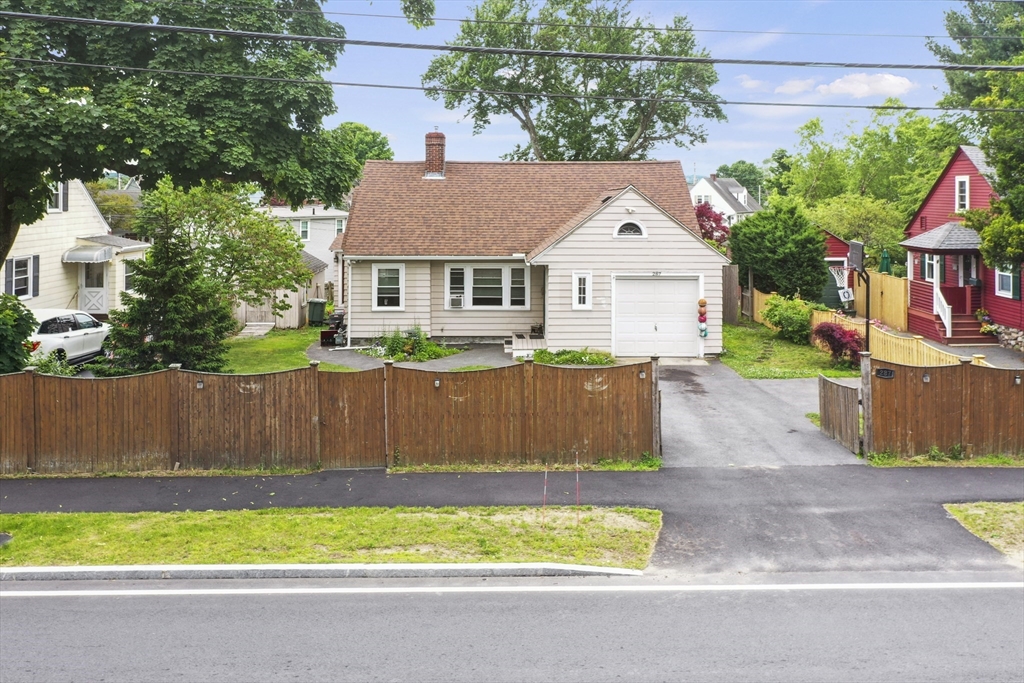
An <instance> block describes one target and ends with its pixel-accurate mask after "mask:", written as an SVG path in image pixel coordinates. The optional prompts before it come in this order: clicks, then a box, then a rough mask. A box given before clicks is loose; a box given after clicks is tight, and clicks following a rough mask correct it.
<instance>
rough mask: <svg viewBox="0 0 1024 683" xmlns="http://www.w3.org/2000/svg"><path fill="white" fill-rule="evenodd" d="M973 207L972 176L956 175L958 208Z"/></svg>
mask: <svg viewBox="0 0 1024 683" xmlns="http://www.w3.org/2000/svg"><path fill="white" fill-rule="evenodd" d="M970 208H971V177H970V176H966V175H958V176H957V177H956V210H957V212H958V213H959V212H960V211H967V210H968V209H970Z"/></svg>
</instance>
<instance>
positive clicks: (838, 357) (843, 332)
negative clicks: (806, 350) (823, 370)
mask: <svg viewBox="0 0 1024 683" xmlns="http://www.w3.org/2000/svg"><path fill="white" fill-rule="evenodd" d="M811 337H812V338H813V339H814V340H815V341H819V342H821V343H822V344H824V345H825V346H826V347H828V350H829V353H830V354H832V363H833V364H835V365H839V364H841V363H851V364H852V363H858V362H860V352H861V351H863V350H864V338H863V337H861V334H860V332H858V331H857V330H850V329H847V328H845V327H843V326H842V325H837V324H836V323H821V324H820V325H818V326H817V327H815V328H814V332H812V333H811Z"/></svg>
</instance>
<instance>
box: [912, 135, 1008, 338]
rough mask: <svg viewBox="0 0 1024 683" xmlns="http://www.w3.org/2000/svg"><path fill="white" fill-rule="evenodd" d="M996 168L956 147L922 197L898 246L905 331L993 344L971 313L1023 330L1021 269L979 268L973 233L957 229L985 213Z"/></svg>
mask: <svg viewBox="0 0 1024 683" xmlns="http://www.w3.org/2000/svg"><path fill="white" fill-rule="evenodd" d="M990 178H991V179H994V178H995V169H993V168H992V167H991V166H989V164H988V162H987V161H986V160H985V155H984V154H983V153H982V151H981V150H980V149H979V148H977V147H972V146H969V145H961V146H960V148H959V149H958V150H957V151H956V153H955V154H954V155H953V158H952V159H950V161H949V163H948V164H947V165H946V168H945V169H944V170H943V171H942V174H941V175H940V176H939V178H938V180H936V181H935V184H934V185H933V186H932V189H931V190H930V191H929V192H928V195H927V196H926V197H925V199H924V201H923V202H922V203H921V208H919V209H918V210H917V212H916V213H915V214H914V216H913V218H911V220H910V223H909V224H908V225H907V227H906V229H905V230H904V233H905V234H906V236H907V239H906V240H905V241H903V242H901V243H900V245H901V246H903V247H904V248H906V250H907V279H908V280H909V282H908V286H909V288H910V301H909V305H908V308H907V325H908V327H909V328H910V331H911V332H914V333H915V334H920V335H922V336H924V337H927V338H929V339H934V340H935V341H938V342H943V343H946V344H954V345H956V344H963V345H971V344H995V343H998V342H999V339H998V338H997V337H995V336H992V335H988V334H981V333H980V332H979V327H980V324H979V323H978V321H977V319H976V318H975V312H976V311H977V310H978V309H985V310H986V311H988V312H989V315H990V316H991V318H992V321H993V322H994V323H995V324H996V325H998V326H1000V327H1002V328H1006V329H1007V330H1008V333H1007V334H1006V335H1005V336H1007V337H1009V336H1016V335H1017V333H1018V332H1019V331H1021V330H1024V301H1022V300H1021V293H1020V289H1021V288H1020V281H1021V275H1022V272H1021V269H1017V270H1016V271H1015V272H1010V271H1003V270H1000V269H999V268H994V267H991V266H989V265H987V264H985V263H984V262H983V260H982V258H981V252H980V251H979V250H978V247H979V246H980V244H981V239H980V237H979V235H978V233H977V232H975V231H974V230H971V229H970V228H966V227H964V225H963V223H962V221H963V218H962V214H963V212H965V211H968V210H970V209H984V208H987V207H988V206H989V205H990V202H991V200H992V199H993V198H995V197H997V195H996V193H995V190H993V189H992V185H991V184H990V182H989V179H990Z"/></svg>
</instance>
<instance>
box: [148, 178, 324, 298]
mask: <svg viewBox="0 0 1024 683" xmlns="http://www.w3.org/2000/svg"><path fill="white" fill-rule="evenodd" d="M251 189H252V188H251V187H246V186H245V185H235V186H233V187H228V186H226V185H223V184H222V183H217V182H214V183H201V184H199V185H196V186H195V187H192V188H191V189H189V190H187V191H186V190H183V189H181V188H177V187H175V186H174V184H173V183H172V182H171V180H170V179H169V178H163V179H161V180H160V181H159V182H158V183H157V185H156V187H155V188H154V189H153V190H152V191H150V192H147V193H146V195H145V198H144V201H143V207H144V209H143V213H142V215H141V217H140V221H139V230H140V232H141V233H142V234H144V235H151V236H154V237H155V236H158V235H162V234H173V235H174V236H175V238H176V239H181V240H183V241H184V242H186V243H188V244H190V245H191V251H192V258H193V259H194V260H195V261H196V263H197V264H198V265H199V267H200V268H201V270H202V272H203V274H204V275H205V276H206V277H207V278H209V279H210V280H211V281H213V282H215V283H218V284H220V286H221V289H222V292H223V295H224V297H225V298H226V299H228V300H231V301H232V302H234V301H235V300H241V301H245V302H246V303H249V304H252V305H259V304H260V303H262V302H263V301H265V300H269V301H270V302H271V308H272V309H273V310H274V312H275V313H280V312H281V311H283V310H286V309H287V308H288V307H289V306H288V303H287V302H286V301H285V300H284V299H278V298H276V296H275V292H276V291H277V290H290V291H296V290H297V289H298V287H299V285H301V284H302V283H304V282H307V281H308V280H309V279H310V277H311V275H312V274H311V273H310V271H309V268H308V267H306V265H305V264H304V263H303V261H302V242H301V240H299V237H298V235H296V234H295V231H294V230H293V229H292V228H291V227H290V226H289V225H288V224H286V223H283V222H281V221H277V220H275V219H274V218H273V217H271V216H270V215H269V214H267V213H266V212H265V211H262V210H260V209H259V208H258V207H256V206H255V205H253V203H252V202H251V201H250V200H249V190H251Z"/></svg>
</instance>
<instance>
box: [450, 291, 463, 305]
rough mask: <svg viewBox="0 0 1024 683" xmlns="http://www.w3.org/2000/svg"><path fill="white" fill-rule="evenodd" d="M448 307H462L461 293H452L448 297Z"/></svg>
mask: <svg viewBox="0 0 1024 683" xmlns="http://www.w3.org/2000/svg"><path fill="white" fill-rule="evenodd" d="M448 308H462V295H461V294H452V295H451V296H450V297H448Z"/></svg>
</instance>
